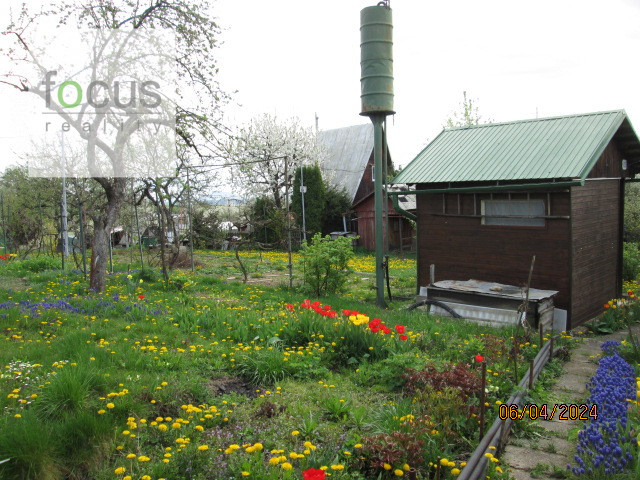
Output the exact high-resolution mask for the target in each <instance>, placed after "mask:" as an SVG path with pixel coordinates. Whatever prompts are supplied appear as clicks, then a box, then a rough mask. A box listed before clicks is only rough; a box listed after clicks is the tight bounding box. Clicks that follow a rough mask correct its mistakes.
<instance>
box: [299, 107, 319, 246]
mask: <svg viewBox="0 0 640 480" xmlns="http://www.w3.org/2000/svg"><path fill="white" fill-rule="evenodd" d="M316 118H317V117H316ZM305 193H307V187H305V185H304V166H302V167H300V195H302V239H303V240H304V243H307V221H306V218H305V214H304V194H305Z"/></svg>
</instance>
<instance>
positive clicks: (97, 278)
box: [89, 178, 127, 292]
mask: <svg viewBox="0 0 640 480" xmlns="http://www.w3.org/2000/svg"><path fill="white" fill-rule="evenodd" d="M96 180H97V181H98V182H99V183H100V184H101V185H102V186H103V188H104V189H105V193H106V195H107V203H106V205H105V207H104V211H103V212H102V213H100V214H97V215H95V216H93V241H92V242H91V273H90V275H89V288H90V289H91V290H93V291H95V292H104V291H105V289H106V285H107V259H108V258H109V235H110V233H111V230H112V229H113V225H114V223H115V221H116V219H117V218H118V213H119V212H120V207H121V206H122V202H123V200H124V195H125V186H126V182H127V179H126V178H114V179H110V180H109V179H105V178H96Z"/></svg>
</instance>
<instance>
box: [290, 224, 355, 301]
mask: <svg viewBox="0 0 640 480" xmlns="http://www.w3.org/2000/svg"><path fill="white" fill-rule="evenodd" d="M301 255H302V261H303V263H304V281H305V284H306V285H307V286H308V287H309V289H310V290H311V291H312V292H313V293H314V294H315V295H316V296H320V295H324V294H325V293H339V292H341V291H342V289H343V287H344V285H345V283H346V281H347V278H348V276H349V273H351V272H352V269H351V268H350V267H349V259H351V257H353V255H354V254H353V248H352V247H351V238H345V237H338V238H336V239H335V240H331V237H330V236H329V235H327V236H325V237H323V236H322V235H321V234H319V233H317V234H315V235H314V236H313V240H312V241H311V245H302V250H301Z"/></svg>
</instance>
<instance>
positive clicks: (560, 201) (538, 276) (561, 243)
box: [418, 185, 571, 310]
mask: <svg viewBox="0 0 640 480" xmlns="http://www.w3.org/2000/svg"><path fill="white" fill-rule="evenodd" d="M425 187H426V186H425V185H419V186H418V188H419V189H420V188H425ZM549 195H550V199H551V215H553V216H569V214H570V204H569V192H568V191H560V192H553V193H550V194H549ZM488 198H490V196H489V195H476V196H475V200H474V196H473V195H470V194H467V195H460V210H459V209H458V195H446V196H445V197H444V204H445V205H444V211H445V212H446V213H448V214H454V215H455V214H457V213H458V212H460V213H462V214H463V215H473V214H474V203H475V213H476V214H478V215H479V214H480V212H481V210H480V208H481V207H480V205H481V200H482V199H488ZM493 198H494V199H499V198H508V197H507V195H506V194H504V195H497V194H494V195H493ZM511 198H513V199H518V198H526V194H517V195H516V194H514V195H512V196H511ZM530 198H532V199H537V198H540V199H543V200H544V202H545V209H546V208H547V194H546V193H531V194H530ZM418 212H419V213H418V215H419V217H418V225H419V228H418V258H419V271H418V281H419V285H421V286H424V285H427V284H428V283H429V265H430V264H435V266H436V280H469V279H471V278H474V279H478V280H486V281H490V282H499V283H505V284H511V285H524V284H525V283H526V281H527V276H528V273H529V268H530V265H531V257H532V256H533V255H534V254H535V255H536V264H535V269H534V272H533V279H532V287H534V288H540V289H549V290H558V291H559V292H560V293H559V294H558V296H557V297H556V299H555V304H556V305H557V306H559V307H560V308H564V309H567V310H569V309H570V298H571V292H570V288H571V283H570V272H569V266H570V243H569V234H570V221H569V220H568V219H562V218H561V219H548V220H546V222H545V226H544V227H514V226H493V225H482V224H481V219H480V218H472V217H464V216H442V215H440V214H442V213H443V197H442V195H418Z"/></svg>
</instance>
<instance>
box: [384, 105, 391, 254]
mask: <svg viewBox="0 0 640 480" xmlns="http://www.w3.org/2000/svg"><path fill="white" fill-rule="evenodd" d="M387 161H388V160H387V117H386V116H385V117H384V123H383V126H382V216H383V219H384V220H383V225H384V227H383V228H384V230H383V232H382V234H383V238H384V253H388V252H389V236H390V235H391V231H390V230H389V200H388V199H389V197H388V196H387Z"/></svg>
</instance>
